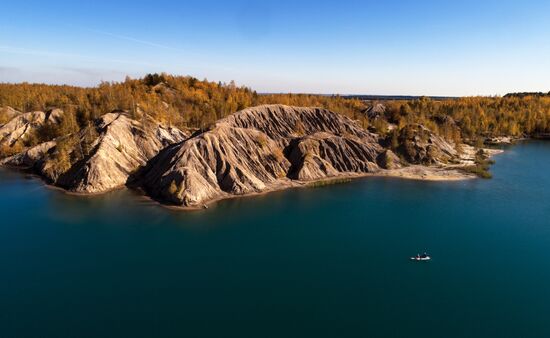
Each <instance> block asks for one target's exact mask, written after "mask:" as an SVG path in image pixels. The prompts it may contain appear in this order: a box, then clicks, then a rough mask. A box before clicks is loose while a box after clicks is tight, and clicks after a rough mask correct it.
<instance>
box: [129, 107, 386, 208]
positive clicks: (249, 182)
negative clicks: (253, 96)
mask: <svg viewBox="0 0 550 338" xmlns="http://www.w3.org/2000/svg"><path fill="white" fill-rule="evenodd" d="M382 151H383V149H382V147H381V146H380V145H379V144H378V138H377V136H376V135H374V134H371V133H369V132H367V131H366V130H364V129H362V128H361V127H360V126H358V125H357V124H356V123H355V122H353V121H352V120H350V119H348V118H346V117H344V116H342V115H339V114H336V113H333V112H331V111H328V110H325V109H318V108H297V107H288V106H283V105H266V106H260V107H255V108H250V109H245V110H242V111H240V112H237V113H235V114H233V115H231V116H229V117H227V118H225V119H222V120H220V121H219V122H218V123H216V125H215V126H214V127H213V128H212V129H211V130H209V131H206V132H204V133H201V134H199V135H197V136H195V137H192V138H191V139H189V140H187V141H185V142H183V143H180V144H177V145H175V146H172V147H169V148H168V149H166V150H164V151H163V152H161V153H160V154H159V155H158V156H157V157H155V158H154V159H153V160H151V161H150V162H149V163H148V165H147V167H146V168H145V169H144V170H143V171H142V172H141V173H140V177H139V178H138V179H137V180H138V181H140V184H141V185H142V186H143V188H144V189H145V191H146V192H148V193H149V194H150V195H151V196H153V197H154V198H156V199H160V200H164V201H170V202H171V203H174V204H177V205H183V206H197V205H201V204H203V203H206V202H208V201H210V200H213V199H217V198H221V197H224V196H228V195H243V194H250V193H258V192H262V191H266V190H270V189H273V188H276V187H279V186H285V185H291V184H292V182H291V180H298V181H309V180H319V179H324V178H329V177H336V176H339V175H345V174H349V173H367V172H374V171H377V170H380V168H379V166H378V165H377V163H376V158H377V157H378V155H379V153H381V152H382Z"/></svg>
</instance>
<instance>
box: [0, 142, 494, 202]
mask: <svg viewBox="0 0 550 338" xmlns="http://www.w3.org/2000/svg"><path fill="white" fill-rule="evenodd" d="M466 149H467V150H465V151H464V154H463V156H461V159H462V161H461V163H460V164H445V165H443V164H440V165H434V166H427V165H409V166H406V167H402V168H396V169H382V170H380V171H378V172H372V173H342V174H341V175H337V176H333V177H328V178H324V179H319V180H311V181H295V180H291V179H288V178H286V179H284V181H283V182H279V183H278V184H276V185H272V186H269V187H267V188H266V189H265V190H263V191H260V192H253V193H248V194H243V195H233V194H228V193H225V192H224V193H223V194H221V195H219V196H217V197H216V198H213V199H211V200H208V201H205V202H204V203H202V204H200V205H193V206H181V205H172V204H165V203H163V202H162V201H161V200H157V199H155V198H153V197H151V196H149V195H147V194H146V193H145V192H144V191H143V190H142V189H139V188H132V187H129V186H128V185H121V186H119V187H115V188H113V189H109V190H108V191H105V192H96V193H85V192H75V191H70V190H66V189H63V188H62V187H58V186H55V185H52V184H49V183H48V182H47V181H46V180H45V179H44V178H43V177H42V176H40V175H39V174H36V173H34V172H32V171H29V169H27V168H19V167H12V166H2V167H3V168H6V169H8V170H15V171H19V172H20V173H22V174H25V175H29V176H31V177H32V178H38V179H39V180H40V181H41V182H42V183H43V185H44V186H45V187H46V188H48V189H52V190H55V191H60V192H63V193H65V194H67V195H70V196H78V197H92V198H93V197H97V196H101V195H104V194H107V193H110V192H114V191H118V190H123V189H127V190H130V191H132V192H133V193H135V194H136V197H139V198H140V199H143V200H146V201H148V202H151V203H153V204H156V205H158V206H160V207H163V208H167V209H170V210H176V211H198V210H206V209H207V208H208V207H210V206H211V205H212V204H215V203H217V202H220V201H223V200H229V199H234V198H246V197H257V196H261V195H267V194H269V193H273V192H280V191H284V190H289V189H296V188H316V187H323V186H328V185H334V184H341V183H347V182H350V181H353V180H357V179H364V178H370V177H373V178H376V177H381V178H395V179H402V180H412V181H424V182H456V181H465V180H472V179H476V178H478V176H476V175H474V174H471V173H467V172H464V171H462V170H461V168H462V167H465V166H468V165H469V164H471V163H470V162H471V159H472V154H475V151H474V152H473V151H472V150H474V149H475V148H474V147H471V146H467V147H466ZM483 150H484V151H486V152H487V153H488V157H489V158H492V157H493V156H495V155H498V154H502V153H503V152H504V150H502V149H491V148H483ZM205 206H206V208H205Z"/></svg>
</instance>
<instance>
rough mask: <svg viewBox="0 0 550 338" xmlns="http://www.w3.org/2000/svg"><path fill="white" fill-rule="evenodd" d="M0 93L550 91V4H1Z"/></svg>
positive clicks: (270, 1)
mask: <svg viewBox="0 0 550 338" xmlns="http://www.w3.org/2000/svg"><path fill="white" fill-rule="evenodd" d="M1 7H2V12H3V13H2V14H3V15H2V20H0V82H22V81H28V82H46V83H68V84H76V85H95V84H97V83H98V82H99V81H101V80H105V81H113V80H116V81H118V80H122V79H124V77H125V76H126V75H129V76H131V77H139V76H142V75H144V74H146V73H149V72H163V71H164V72H168V73H175V74H183V75H193V76H196V77H198V78H200V79H203V78H207V79H209V80H215V81H226V82H228V81H230V80H235V81H236V82H237V83H238V84H242V85H247V86H250V87H252V88H254V89H256V90H258V91H260V92H309V93H339V94H355V93H357V94H359V93H361V94H403V95H405V94H410V95H495V94H505V93H507V92H510V91H549V90H550V1H548V0H545V1H529V0H527V1H507V0H501V1H484V0H478V1H470V0H466V1H422V0H416V1H407V0H401V1H391V0H390V1H348V0H340V1H322V0H318V1H287V0H278V1H273V0H266V1H165V0H156V1H151V0H149V1H102V0H100V1H83V2H80V1H51V0H50V1H23V0H20V1H5V2H3V4H2V6H1Z"/></svg>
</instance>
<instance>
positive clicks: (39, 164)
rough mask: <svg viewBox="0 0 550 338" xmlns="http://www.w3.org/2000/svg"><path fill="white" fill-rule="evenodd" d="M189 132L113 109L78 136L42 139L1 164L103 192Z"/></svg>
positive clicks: (69, 186)
mask: <svg viewBox="0 0 550 338" xmlns="http://www.w3.org/2000/svg"><path fill="white" fill-rule="evenodd" d="M185 137H186V135H185V134H184V133H183V132H181V131H179V130H177V129H174V128H167V127H164V126H161V125H159V124H157V123H155V122H154V121H149V123H148V125H147V126H145V127H144V126H143V125H142V124H141V122H138V121H134V120H132V119H130V118H128V117H127V116H126V115H124V114H123V113H110V114H106V115H104V116H102V117H101V118H99V119H98V120H97V121H96V124H95V125H94V126H90V127H88V128H85V129H83V130H82V131H81V132H80V133H78V134H76V135H69V136H66V137H62V138H58V139H56V140H52V141H49V142H46V143H43V144H40V145H38V146H36V147H33V148H31V149H28V150H27V151H25V152H23V153H21V154H18V155H15V156H13V157H11V158H8V159H6V160H4V161H3V164H5V165H11V166H18V167H27V168H33V169H34V170H35V171H36V172H38V173H39V174H40V175H42V176H44V177H45V178H47V180H48V181H50V182H51V183H53V184H55V185H57V186H60V187H63V188H65V189H67V190H70V191H73V192H79V193H100V192H105V191H108V190H112V189H114V188H117V187H120V186H123V185H124V184H125V183H126V181H127V179H128V176H129V175H130V174H131V173H132V172H134V171H135V170H137V169H138V168H139V167H140V166H142V165H144V164H145V163H146V162H147V160H149V159H150V158H152V157H153V156H155V155H156V154H158V152H159V151H160V150H161V149H163V148H164V147H166V146H168V145H170V144H173V143H176V142H180V141H182V140H183V139H184V138H185Z"/></svg>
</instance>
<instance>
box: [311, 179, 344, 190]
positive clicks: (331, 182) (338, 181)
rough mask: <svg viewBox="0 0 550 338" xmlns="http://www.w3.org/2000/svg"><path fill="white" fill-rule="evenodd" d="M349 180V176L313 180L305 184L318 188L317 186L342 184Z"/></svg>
mask: <svg viewBox="0 0 550 338" xmlns="http://www.w3.org/2000/svg"><path fill="white" fill-rule="evenodd" d="M348 182H351V178H336V179H332V180H330V179H329V180H323V181H315V182H311V183H308V184H307V186H308V187H310V188H319V187H326V186H328V185H334V184H342V183H348Z"/></svg>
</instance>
